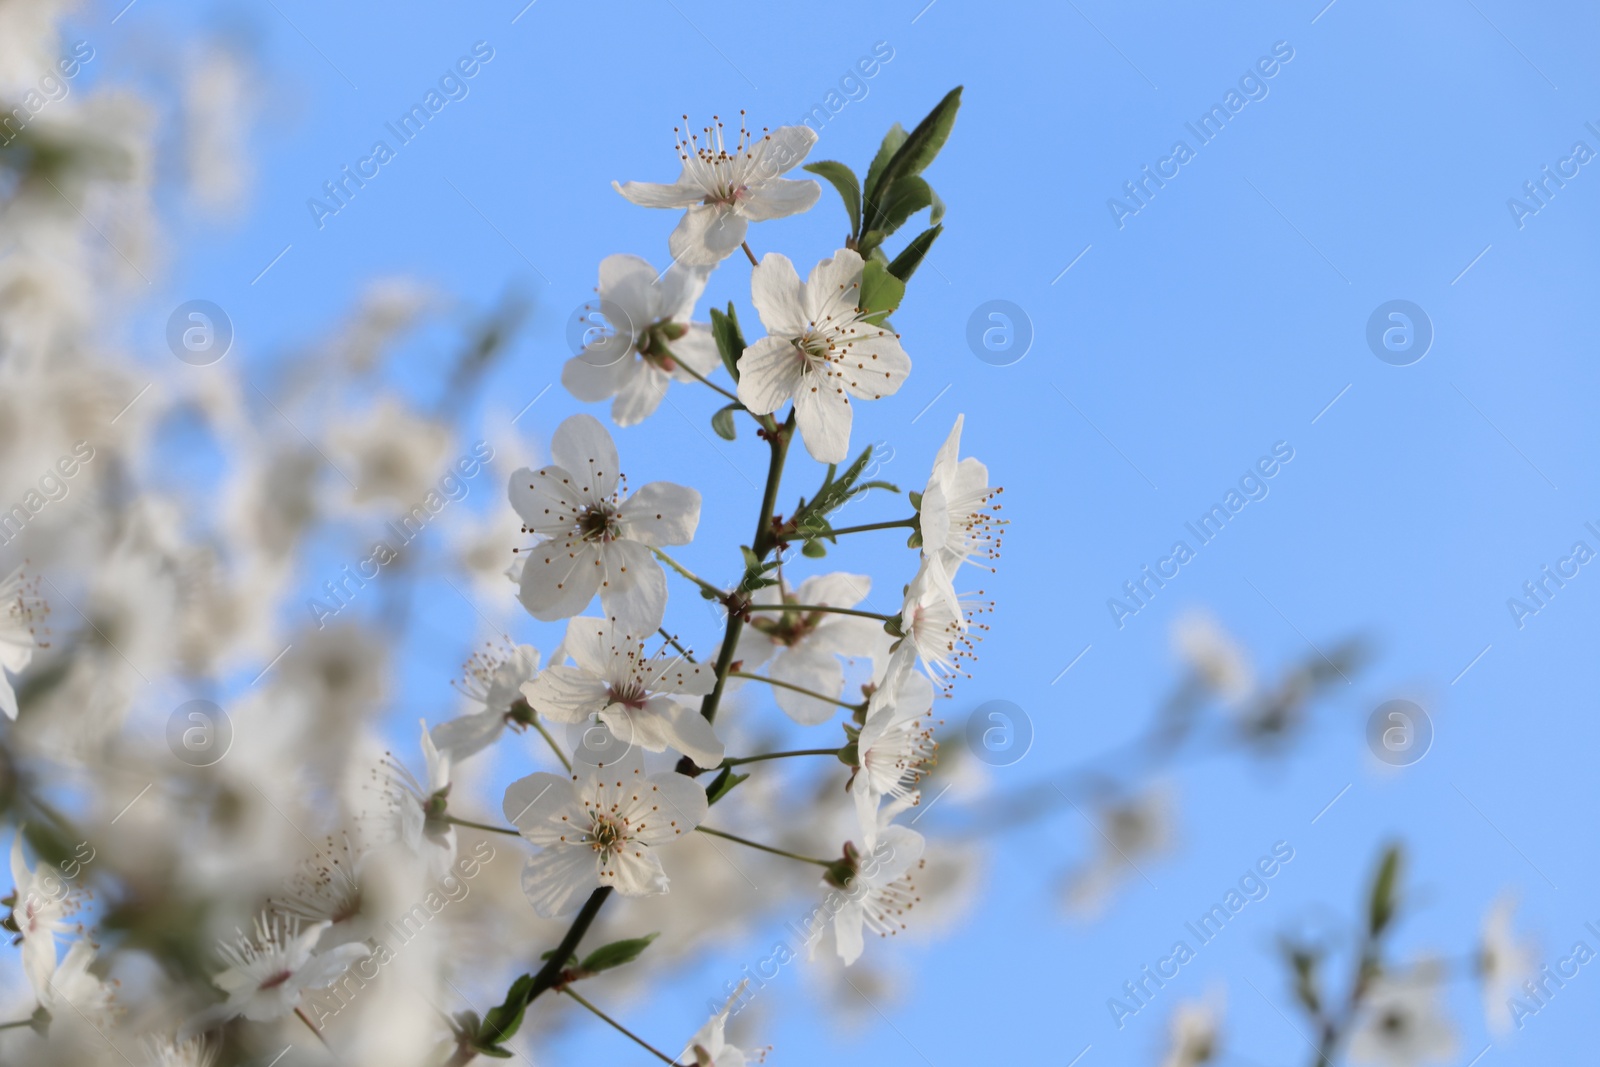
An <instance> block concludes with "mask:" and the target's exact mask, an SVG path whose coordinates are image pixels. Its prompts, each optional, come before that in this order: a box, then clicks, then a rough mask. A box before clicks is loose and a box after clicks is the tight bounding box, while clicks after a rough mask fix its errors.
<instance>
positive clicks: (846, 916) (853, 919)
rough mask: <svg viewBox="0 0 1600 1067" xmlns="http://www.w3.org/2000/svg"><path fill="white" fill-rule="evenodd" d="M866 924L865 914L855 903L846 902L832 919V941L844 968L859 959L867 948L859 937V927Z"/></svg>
mask: <svg viewBox="0 0 1600 1067" xmlns="http://www.w3.org/2000/svg"><path fill="white" fill-rule="evenodd" d="M865 922H866V914H865V912H864V910H863V908H862V906H861V905H860V904H859V903H857V902H855V901H853V900H852V901H846V902H845V904H844V906H843V907H841V908H840V909H839V911H838V913H837V914H836V915H834V917H833V940H834V943H835V944H836V945H837V946H838V948H839V958H840V959H841V960H843V961H844V965H845V966H846V967H848V966H850V965H851V964H852V963H854V962H855V961H856V960H858V959H860V958H861V952H862V950H863V949H865V948H866V947H867V945H866V941H865V940H864V939H863V938H862V936H861V927H862V925H863V924H864V923H865Z"/></svg>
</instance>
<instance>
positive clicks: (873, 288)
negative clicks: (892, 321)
mask: <svg viewBox="0 0 1600 1067" xmlns="http://www.w3.org/2000/svg"><path fill="white" fill-rule="evenodd" d="M905 295H906V283H905V282H903V281H901V280H900V279H899V278H896V277H895V276H894V275H893V274H891V273H889V268H888V267H886V266H884V265H883V264H882V263H877V262H872V263H868V264H867V265H866V268H865V269H864V270H862V272H861V296H860V299H861V310H862V312H864V315H863V317H864V318H865V319H866V320H867V321H868V322H880V323H881V322H882V321H883V320H884V319H885V318H887V317H888V316H889V314H890V313H891V312H893V311H894V309H895V308H897V307H899V306H900V301H901V300H903V299H905Z"/></svg>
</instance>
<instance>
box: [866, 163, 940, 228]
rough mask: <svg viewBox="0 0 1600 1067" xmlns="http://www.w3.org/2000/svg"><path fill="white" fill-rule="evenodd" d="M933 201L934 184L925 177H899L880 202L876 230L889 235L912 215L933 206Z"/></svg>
mask: <svg viewBox="0 0 1600 1067" xmlns="http://www.w3.org/2000/svg"><path fill="white" fill-rule="evenodd" d="M933 201H934V195H933V186H931V185H929V184H928V183H927V182H926V181H924V180H923V179H921V178H919V177H917V176H915V175H907V176H905V177H903V178H900V179H898V180H897V181H896V182H895V183H894V184H893V185H891V186H890V187H889V189H888V191H887V192H886V193H885V194H884V196H883V199H882V200H881V201H879V203H878V208H879V214H878V224H877V226H876V227H875V232H878V233H881V234H883V237H888V236H889V235H890V234H891V233H894V232H895V231H896V230H898V229H899V228H900V227H901V226H902V225H904V223H905V221H906V220H907V219H909V218H910V217H911V216H912V215H915V214H916V213H917V212H919V211H921V210H922V209H923V208H925V207H932V206H933ZM934 221H935V222H937V221H938V220H937V219H935V220H934ZM883 237H880V238H879V239H878V242H877V243H878V244H882V243H883Z"/></svg>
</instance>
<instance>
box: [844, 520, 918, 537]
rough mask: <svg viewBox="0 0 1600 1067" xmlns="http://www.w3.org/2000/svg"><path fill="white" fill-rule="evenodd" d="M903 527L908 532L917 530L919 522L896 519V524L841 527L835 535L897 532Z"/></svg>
mask: <svg viewBox="0 0 1600 1067" xmlns="http://www.w3.org/2000/svg"><path fill="white" fill-rule="evenodd" d="M902 527H903V528H905V529H907V530H915V529H916V528H917V520H916V519H914V518H911V519H896V520H895V521H894V522H869V523H865V524H863V525H861V526H841V527H839V528H838V529H835V530H834V531H833V535H834V536H835V537H837V536H838V535H840V534H849V533H866V532H867V531H868V530H897V529H900V528H902Z"/></svg>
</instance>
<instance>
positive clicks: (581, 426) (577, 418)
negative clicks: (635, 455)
mask: <svg viewBox="0 0 1600 1067" xmlns="http://www.w3.org/2000/svg"><path fill="white" fill-rule="evenodd" d="M550 458H551V459H553V460H555V462H556V463H557V465H559V466H561V467H564V468H566V470H567V471H568V473H569V474H570V475H571V477H572V485H573V488H574V492H576V493H577V495H578V496H579V498H580V499H582V500H583V501H584V502H586V503H598V502H599V501H601V500H603V499H605V498H606V497H609V496H610V495H611V494H612V492H613V491H615V490H616V488H617V466H618V462H619V461H618V459H617V446H616V442H614V441H612V440H611V435H610V434H609V433H607V432H606V428H605V426H604V425H603V424H602V423H601V422H600V420H599V419H597V418H595V417H594V416H593V415H573V416H572V417H571V418H569V419H567V420H566V421H565V422H563V423H562V424H561V425H560V426H557V427H556V432H555V434H554V436H552V437H551V439H550Z"/></svg>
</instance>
